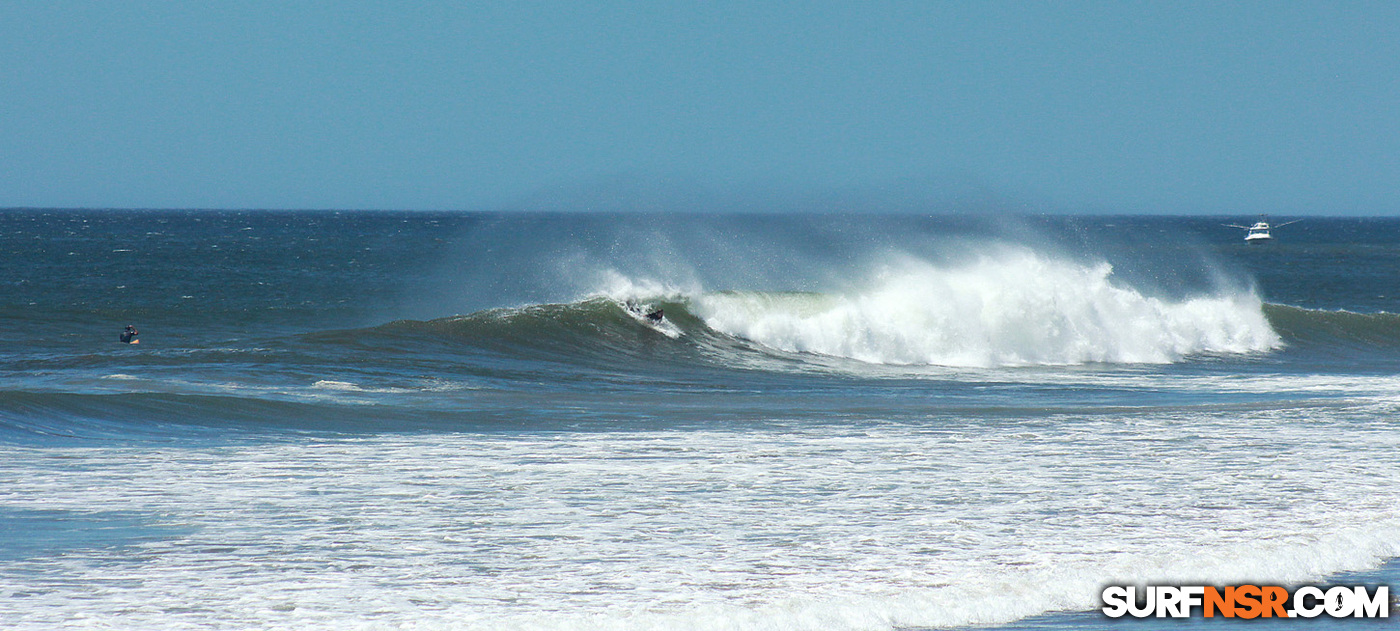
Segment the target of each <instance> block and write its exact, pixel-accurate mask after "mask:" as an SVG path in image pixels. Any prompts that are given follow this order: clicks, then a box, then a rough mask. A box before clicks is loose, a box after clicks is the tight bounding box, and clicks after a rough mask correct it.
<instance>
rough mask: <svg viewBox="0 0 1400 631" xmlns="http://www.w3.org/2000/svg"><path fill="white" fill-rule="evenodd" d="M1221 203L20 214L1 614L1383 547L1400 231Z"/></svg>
mask: <svg viewBox="0 0 1400 631" xmlns="http://www.w3.org/2000/svg"><path fill="white" fill-rule="evenodd" d="M1232 219H1233V218H1220V219H1212V218H1121V217H1071V218H1049V219H1046V218H993V219H986V218H964V217H927V218H921V217H879V216H814V217H773V216H755V217H741V216H715V217H696V216H592V215H590V216H570V215H515V216H494V215H474V214H446V213H442V214H415V213H255V212H248V213H214V212H193V211H192V212H159V213H157V212H66V211H51V212H46V211H9V212H6V213H4V214H0V254H3V259H0V261H3V266H4V269H3V272H4V274H3V278H4V279H5V282H6V283H7V286H8V291H7V292H6V293H5V294H4V295H3V304H0V317H3V318H4V319H5V321H6V324H7V328H8V329H9V330H11V331H14V332H20V333H22V338H23V343H15V344H11V345H10V346H9V348H7V349H6V350H5V351H4V352H3V353H0V375H3V384H4V386H3V390H2V391H0V451H3V458H0V496H3V498H4V501H3V503H0V532H3V533H4V535H5V536H4V537H3V539H0V541H3V543H0V620H3V621H5V623H6V626H8V627H11V628H20V629H48V628H55V627H59V626H72V625H93V626H107V627H117V628H288V629H291V628H296V629H304V628H337V629H339V628H402V627H413V628H444V629H451V628H465V629H509V628H521V629H575V628H576V629H595V628H603V629H609V628H611V629H671V628H681V629H709V628H713V629H749V628H752V629H891V628H925V627H959V626H966V625H972V624H983V623H1008V622H1012V621H1015V620H1021V619H1025V618H1027V617H1033V616H1040V615H1041V614H1046V613H1049V612H1080V611H1088V610H1092V609H1093V608H1094V607H1095V605H1096V598H1097V596H1098V592H1099V589H1100V588H1101V586H1102V585H1103V584H1105V583H1110V582H1112V583H1124V582H1129V583H1131V582H1137V583H1144V582H1145V583H1161V582H1182V581H1185V582H1205V583H1216V584H1220V583H1232V582H1243V581H1259V582H1281V583H1286V582H1300V581H1315V580H1321V579H1325V578H1327V577H1332V576H1337V575H1338V574H1339V573H1343V572H1366V571H1371V570H1376V569H1378V568H1382V569H1383V568H1385V567H1391V566H1386V565H1383V564H1384V563H1385V562H1386V561H1387V560H1388V559H1391V558H1394V557H1396V556H1400V555H1397V549H1398V548H1400V491H1397V490H1396V489H1397V488H1400V484H1397V483H1400V464H1397V461H1396V460H1395V458H1394V457H1393V454H1394V451H1395V448H1396V442H1397V438H1396V437H1397V432H1396V423H1397V421H1396V419H1397V411H1400V410H1398V409H1397V408H1400V396H1397V393H1400V387H1398V386H1400V378H1397V368H1400V361H1397V359H1400V316H1396V315H1394V314H1395V313H1396V312H1397V311H1400V309H1397V308H1396V306H1397V302H1400V298H1398V297H1397V295H1396V294H1397V293H1400V292H1397V287H1400V286H1397V285H1395V284H1394V279H1395V278H1398V277H1400V275H1397V272H1400V221H1393V220H1360V219H1308V220H1306V221H1304V222H1302V223H1299V224H1295V225H1292V226H1288V227H1287V228H1284V229H1281V230H1279V231H1278V233H1277V234H1276V236H1277V237H1278V240H1277V242H1276V243H1272V244H1269V245H1267V246H1245V245H1244V244H1243V242H1242V239H1241V237H1242V235H1241V234H1237V233H1236V231H1232V230H1231V229H1228V228H1224V227H1221V226H1220V225H1219V224H1221V223H1230V222H1231V220H1232ZM655 309H662V310H664V313H665V316H664V318H663V319H662V320H661V321H660V322H654V321H651V320H649V319H647V318H646V317H644V314H645V313H647V312H650V311H654V310H655ZM127 323H133V324H136V325H137V326H138V328H140V329H141V332H142V334H141V338H140V339H141V343H140V344H139V345H135V346H127V345H122V344H120V343H118V342H117V341H116V334H117V333H118V332H119V331H120V329H121V327H122V326H123V325H125V324H127ZM1034 619H1036V620H1042V619H1043V618H1034ZM1099 622H1102V620H1101V619H1096V618H1092V617H1090V618H1084V617H1079V616H1068V617H1066V618H1063V619H1059V620H1053V619H1052V621H1051V622H1050V623H1049V624H1051V625H1052V626H1059V627H1080V626H1086V627H1092V626H1094V625H1095V624H1098V623H1099Z"/></svg>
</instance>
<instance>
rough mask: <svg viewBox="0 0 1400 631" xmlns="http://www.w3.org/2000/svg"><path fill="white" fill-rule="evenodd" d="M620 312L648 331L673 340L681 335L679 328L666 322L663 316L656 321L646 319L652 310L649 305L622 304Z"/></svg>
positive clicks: (668, 321)
mask: <svg viewBox="0 0 1400 631" xmlns="http://www.w3.org/2000/svg"><path fill="white" fill-rule="evenodd" d="M622 310H623V311H624V312H626V313H627V315H629V316H632V319H633V320H636V321H638V322H640V323H642V325H644V326H646V327H647V328H648V329H651V330H653V331H656V332H657V333H660V334H662V335H665V336H666V337H669V338H673V339H674V338H678V337H680V336H681V334H682V333H683V331H681V329H680V327H677V326H676V325H675V324H672V323H671V321H670V320H667V319H666V317H665V316H662V317H661V318H660V319H657V320H653V319H651V318H648V317H647V314H648V313H651V312H652V310H653V308H652V306H651V305H648V304H640V303H635V302H634V303H623V304H622Z"/></svg>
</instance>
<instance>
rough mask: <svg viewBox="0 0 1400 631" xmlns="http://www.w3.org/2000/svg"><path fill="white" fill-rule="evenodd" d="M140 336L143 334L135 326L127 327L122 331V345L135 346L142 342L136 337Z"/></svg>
mask: <svg viewBox="0 0 1400 631" xmlns="http://www.w3.org/2000/svg"><path fill="white" fill-rule="evenodd" d="M140 334H141V332H140V331H137V330H136V327H135V326H133V325H130V324H128V325H126V328H125V329H123V330H122V334H121V341H122V344H135V343H137V342H139V341H140V340H137V339H136V336H138V335H140Z"/></svg>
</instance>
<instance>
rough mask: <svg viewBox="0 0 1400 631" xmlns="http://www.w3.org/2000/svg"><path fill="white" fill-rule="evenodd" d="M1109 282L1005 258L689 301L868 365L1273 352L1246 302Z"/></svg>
mask: <svg viewBox="0 0 1400 631" xmlns="http://www.w3.org/2000/svg"><path fill="white" fill-rule="evenodd" d="M1112 274H1113V267H1112V266H1111V265H1109V264H1108V263H1098V264H1094V265H1083V264H1077V263H1074V262H1070V261H1065V260H1057V259H1054V258H1049V257H1046V256H1043V255H1040V254H1037V253H1036V252H1034V251H1029V250H1010V251H1004V252H1002V253H1000V254H998V255H988V256H983V257H981V258H980V259H979V260H977V261H975V262H972V263H969V264H965V265H960V266H955V267H944V266H937V265H932V264H929V263H927V262H924V261H919V260H909V261H906V262H904V263H903V264H901V265H899V266H897V267H894V268H891V269H887V270H885V271H884V272H883V273H881V274H879V275H878V276H877V278H876V279H875V280H874V282H873V283H872V286H871V287H870V288H868V289H865V290H861V291H857V292H852V293H849V294H837V295H808V294H764V293H751V292H734V293H718V294H706V295H702V296H699V297H696V298H694V299H693V304H694V309H695V311H696V314H697V315H699V316H700V317H702V318H703V319H704V321H705V323H706V324H707V325H709V326H710V327H712V328H714V329H715V330H718V331H722V332H724V333H726V334H729V335H734V336H737V337H741V338H744V339H747V340H752V341H755V342H758V343H760V344H763V345H765V346H768V347H772V348H777V349H781V350H785V351H793V352H804V353H819V354H822V355H830V356H836V357H846V358H850V359H855V360H859V361H863V362H869V363H875V364H905V365H920V364H930V365H942V366H981V367H989V366H1025V365H1056V364H1083V363H1089V362H1104V363H1170V362H1175V361H1180V360H1181V359H1182V358H1183V357H1185V356H1188V355H1194V354H1202V353H1250V352H1261V351H1268V350H1273V349H1276V348H1278V347H1279V346H1280V339H1279V336H1278V335H1277V334H1276V333H1274V331H1273V329H1272V328H1271V327H1270V326H1269V322H1268V320H1267V319H1266V318H1265V317H1264V313H1263V311H1262V305H1261V303H1260V301H1259V299H1258V297H1256V296H1254V295H1253V294H1249V293H1236V294H1228V295H1213V296H1200V297H1194V298H1190V299H1187V300H1179V301H1173V300H1166V299H1160V298H1153V297H1149V296H1145V295H1143V293H1141V292H1140V291H1138V290H1137V289H1135V288H1133V287H1131V286H1125V285H1123V284H1121V283H1116V282H1114V280H1113V278H1112Z"/></svg>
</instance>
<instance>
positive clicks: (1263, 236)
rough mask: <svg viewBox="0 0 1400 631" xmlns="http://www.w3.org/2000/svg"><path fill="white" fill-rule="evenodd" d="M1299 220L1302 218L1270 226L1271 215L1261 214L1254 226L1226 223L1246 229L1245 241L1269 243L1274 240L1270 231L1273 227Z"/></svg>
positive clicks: (1229, 225) (1280, 226) (1232, 226)
mask: <svg viewBox="0 0 1400 631" xmlns="http://www.w3.org/2000/svg"><path fill="white" fill-rule="evenodd" d="M1299 221H1302V220H1301V219H1295V220H1293V221H1289V222H1285V223H1281V224H1278V225H1277V226H1270V225H1269V216H1268V215H1259V221H1256V222H1254V225H1252V226H1241V225H1238V224H1233V223H1227V224H1225V225H1226V226H1228V227H1231V228H1240V229H1243V230H1246V231H1247V232H1245V234H1244V242H1245V243H1268V242H1269V241H1273V240H1274V235H1273V234H1272V233H1270V229H1271V228H1282V227H1283V226H1286V225H1288V224H1293V223H1298V222H1299Z"/></svg>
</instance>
